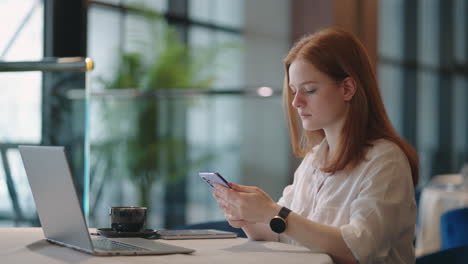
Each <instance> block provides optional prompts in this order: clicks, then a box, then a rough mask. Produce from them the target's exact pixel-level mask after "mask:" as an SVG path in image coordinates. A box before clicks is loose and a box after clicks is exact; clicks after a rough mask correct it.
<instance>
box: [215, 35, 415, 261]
mask: <svg viewBox="0 0 468 264" xmlns="http://www.w3.org/2000/svg"><path fill="white" fill-rule="evenodd" d="M284 65H285V82H284V89H283V97H284V103H285V106H286V109H287V113H288V119H289V127H290V135H291V142H292V148H293V151H294V153H295V154H296V155H297V156H299V157H303V160H302V163H301V164H300V166H299V167H298V169H297V170H296V172H295V174H294V181H293V184H292V185H289V186H287V187H286V188H285V189H284V191H283V196H282V197H281V199H280V200H279V202H278V203H275V202H274V201H273V200H272V199H271V198H270V196H269V195H268V194H266V193H265V192H264V191H262V190H261V189H259V188H257V187H250V186H243V185H239V184H234V183H232V184H231V187H232V189H229V188H225V187H222V186H219V185H218V186H216V187H217V188H216V191H215V192H214V197H215V198H216V199H217V201H218V203H219V204H220V208H221V209H222V210H223V211H224V213H225V216H226V219H227V220H228V221H229V223H230V224H231V225H232V226H233V227H237V228H243V230H244V231H245V232H246V234H247V235H248V237H249V238H250V239H253V240H271V241H281V242H287V243H297V244H300V245H303V246H306V247H308V248H310V249H311V250H314V251H320V252H325V253H327V254H329V255H330V256H331V257H332V258H333V260H334V261H335V262H336V263H414V261H415V257H414V249H413V236H414V225H415V218H416V204H415V201H414V186H415V185H416V184H417V180H418V164H417V154H416V152H415V150H414V149H413V148H412V147H411V146H410V145H409V144H408V143H406V142H405V141H404V140H403V139H401V138H400V137H399V136H398V135H397V133H396V131H395V129H394V128H393V126H392V125H391V123H390V120H389V118H388V116H387V114H386V112H385V108H384V105H383V102H382V98H381V95H380V92H379V88H378V85H377V80H376V77H375V73H374V71H373V69H372V67H371V64H370V61H369V58H368V55H367V53H366V51H365V49H364V47H363V45H362V44H361V43H360V42H359V40H357V38H355V37H354V36H353V35H351V34H349V33H347V32H345V31H342V30H337V29H326V30H322V31H320V32H318V33H315V34H313V35H310V36H306V37H304V38H303V39H301V40H300V41H299V42H298V43H296V44H295V46H294V47H293V48H292V49H291V51H290V52H289V54H288V56H287V57H286V58H285V60H284ZM301 125H302V127H301Z"/></svg>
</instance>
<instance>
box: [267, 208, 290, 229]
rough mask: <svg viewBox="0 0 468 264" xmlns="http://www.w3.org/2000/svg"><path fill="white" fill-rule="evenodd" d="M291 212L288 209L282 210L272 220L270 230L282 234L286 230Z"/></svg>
mask: <svg viewBox="0 0 468 264" xmlns="http://www.w3.org/2000/svg"><path fill="white" fill-rule="evenodd" d="M290 212H291V210H289V209H288V208H286V207H283V208H281V210H280V211H279V213H278V215H277V216H275V217H273V218H272V219H271V220H270V228H271V230H273V232H275V233H278V234H281V233H283V232H284V230H286V218H287V217H288V215H289V213H290Z"/></svg>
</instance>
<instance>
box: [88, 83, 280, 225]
mask: <svg viewBox="0 0 468 264" xmlns="http://www.w3.org/2000/svg"><path fill="white" fill-rule="evenodd" d="M264 90H265V88H263V90H259V91H263V95H266V96H261V95H259V94H257V93H256V90H254V91H253V92H252V93H250V92H248V91H247V92H243V91H226V90H224V91H214V90H182V91H181V90H177V89H176V90H175V91H174V90H166V91H164V90H159V91H154V92H147V93H139V92H136V91H135V90H131V89H130V90H122V89H119V90H105V91H103V92H95V93H90V97H89V106H90V127H89V131H88V132H89V149H90V160H89V161H90V192H89V194H90V196H89V198H90V199H89V202H90V203H89V221H90V225H91V226H100V227H102V226H108V225H109V218H108V209H109V207H111V206H146V207H148V209H149V212H150V213H149V219H148V225H149V226H150V227H151V228H168V227H175V226H179V225H184V224H188V223H197V222H206V221H215V220H221V219H224V216H223V214H222V212H221V210H220V209H219V208H218V205H217V204H216V201H215V200H214V199H213V197H212V194H211V192H210V189H209V187H208V186H207V185H206V184H205V183H204V182H203V181H202V180H201V179H200V178H199V177H198V172H199V171H218V172H220V173H221V174H222V175H223V176H224V177H225V178H226V179H228V180H229V181H233V182H237V183H241V184H252V183H255V180H253V178H256V179H257V180H258V179H268V181H263V182H262V183H260V184H259V185H260V186H261V187H262V188H264V189H266V190H267V191H270V193H273V194H272V196H273V197H274V198H275V199H277V198H279V195H280V194H281V190H282V188H283V187H284V186H285V185H286V183H287V181H288V171H289V168H288V166H289V160H288V153H289V152H288V141H287V140H288V138H287V135H286V129H285V122H284V118H283V113H282V108H281V98H280V96H279V95H278V94H272V93H267V94H265V93H264ZM271 92H272V91H271ZM265 160H266V162H267V163H269V164H270V165H269V166H268V167H264V166H262V165H261V164H262V161H265Z"/></svg>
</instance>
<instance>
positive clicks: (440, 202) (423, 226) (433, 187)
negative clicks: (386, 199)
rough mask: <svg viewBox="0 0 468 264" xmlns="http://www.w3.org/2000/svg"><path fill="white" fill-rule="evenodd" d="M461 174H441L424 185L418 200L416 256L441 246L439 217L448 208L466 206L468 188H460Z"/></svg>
mask: <svg viewBox="0 0 468 264" xmlns="http://www.w3.org/2000/svg"><path fill="white" fill-rule="evenodd" d="M462 181H463V179H462V178H461V175H459V174H458V175H457V174H454V175H441V176H439V177H436V178H435V179H434V180H433V181H431V183H430V184H429V185H428V186H427V187H425V188H424V189H423V191H422V193H421V197H420V202H419V227H418V230H417V234H416V256H422V255H426V254H429V253H432V252H436V251H438V250H440V248H441V245H442V243H441V239H440V237H441V235H440V217H441V216H442V215H443V214H444V213H446V212H447V211H449V210H452V209H456V208H461V207H467V206H468V189H466V188H461V187H462V186H460V184H462Z"/></svg>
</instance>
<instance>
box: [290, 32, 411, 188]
mask: <svg viewBox="0 0 468 264" xmlns="http://www.w3.org/2000/svg"><path fill="white" fill-rule="evenodd" d="M296 59H304V60H306V61H308V62H309V63H311V64H312V65H314V67H315V68H316V69H318V70H319V71H321V72H323V73H325V74H327V75H328V76H329V77H330V78H332V79H333V80H335V81H337V82H340V81H342V80H343V79H344V78H346V77H351V78H353V79H354V80H355V82H356V93H355V94H354V96H353V98H352V99H351V101H350V107H349V111H348V112H347V114H346V115H347V116H346V118H345V123H344V126H343V130H342V132H341V135H342V136H341V144H339V149H338V153H340V154H339V155H338V156H337V157H336V158H335V160H333V161H332V162H331V163H330V164H328V166H327V167H325V168H322V171H324V172H336V171H339V170H343V169H345V168H354V167H355V166H356V165H358V164H359V163H360V162H361V161H363V160H364V158H365V155H366V150H367V148H368V147H369V146H371V145H372V142H373V141H375V140H377V139H387V140H389V141H391V142H394V143H395V144H396V145H398V146H399V147H400V148H401V150H402V151H403V152H404V153H405V155H406V157H407V158H408V161H409V163H410V166H411V174H412V179H413V184H414V185H415V186H416V184H417V183H418V173H419V165H418V155H417V152H416V151H415V149H414V148H413V147H412V146H411V145H410V144H409V143H408V142H406V141H405V140H403V139H402V138H401V137H400V136H399V135H398V133H397V132H396V130H395V128H394V127H393V126H392V124H391V122H390V119H389V118H388V115H387V112H386V111H385V107H384V104H383V101H382V96H381V94H380V90H379V87H378V84H377V79H376V76H375V72H374V70H373V68H372V66H371V63H370V60H369V56H368V54H367V52H366V50H365V48H364V46H363V45H362V43H361V42H360V41H359V40H358V39H357V38H356V37H355V36H353V35H352V34H350V33H348V32H346V31H344V30H340V29H332V28H330V29H324V30H321V31H319V32H317V33H315V34H312V35H308V36H305V37H303V38H302V39H300V40H299V41H298V42H297V43H296V44H295V45H294V47H293V48H292V49H291V50H290V51H289V54H288V55H287V56H286V58H285V59H284V69H285V78H284V87H283V102H284V105H285V108H286V113H287V116H288V121H289V122H288V123H289V132H290V136H291V144H292V149H293V152H294V154H296V156H298V157H304V156H305V154H306V153H308V152H310V151H311V150H312V148H313V147H314V146H315V145H317V144H319V143H320V142H321V141H322V140H323V138H324V137H325V133H324V132H323V130H317V131H306V130H304V129H303V128H302V124H301V121H300V117H299V115H298V114H297V111H296V110H295V109H294V108H293V106H292V100H293V99H294V98H293V97H294V96H293V95H292V93H291V90H290V89H289V66H290V65H291V63H292V62H293V61H294V60H296Z"/></svg>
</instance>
